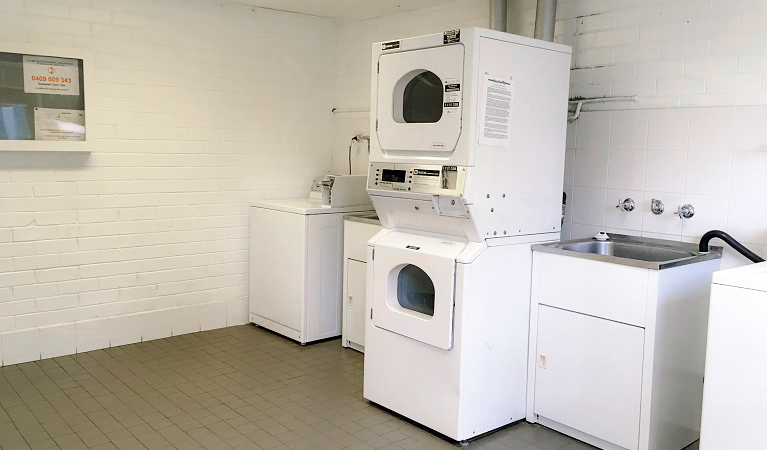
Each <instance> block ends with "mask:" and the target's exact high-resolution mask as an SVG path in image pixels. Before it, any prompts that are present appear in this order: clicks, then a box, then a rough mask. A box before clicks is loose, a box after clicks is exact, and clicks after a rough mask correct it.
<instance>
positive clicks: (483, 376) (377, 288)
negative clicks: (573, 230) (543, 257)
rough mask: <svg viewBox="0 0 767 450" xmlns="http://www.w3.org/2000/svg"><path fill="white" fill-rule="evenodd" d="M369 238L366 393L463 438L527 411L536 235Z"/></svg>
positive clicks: (384, 234)
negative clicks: (500, 239) (492, 241)
mask: <svg viewBox="0 0 767 450" xmlns="http://www.w3.org/2000/svg"><path fill="white" fill-rule="evenodd" d="M548 238H549V240H551V239H556V236H548ZM368 245H369V247H368V261H369V263H368V289H369V291H368V294H367V297H368V300H369V305H368V306H369V311H368V314H369V316H368V317H370V320H368V321H367V322H366V328H365V383H364V396H365V398H367V399H369V400H371V401H373V402H375V403H378V404H380V405H381V406H384V407H386V408H388V409H391V410H393V411H396V412H398V413H400V414H402V415H404V416H405V417H408V418H412V419H414V420H416V421H417V422H419V423H421V424H423V425H425V426H427V427H429V428H431V429H433V430H435V431H437V432H439V433H441V434H443V435H445V436H447V437H449V438H450V439H453V440H456V441H465V440H469V439H471V438H474V437H477V436H479V435H481V434H483V433H486V432H488V431H491V430H494V429H496V428H499V427H502V426H504V425H507V424H509V423H512V422H514V421H518V420H522V419H523V418H524V416H525V405H526V403H525V396H526V393H525V392H526V391H525V385H526V379H527V365H526V358H527V349H526V348H525V347H524V346H523V345H521V344H523V343H527V333H528V317H529V292H530V279H531V265H530V260H531V258H532V254H531V251H530V246H531V243H530V242H524V241H522V240H518V241H517V242H507V243H505V244H504V245H493V246H488V245H487V243H485V242H481V243H478V242H469V241H467V240H465V239H458V238H455V237H449V236H445V235H437V234H430V233H427V232H413V231H408V232H406V233H404V232H399V231H391V230H384V231H382V232H381V233H379V234H378V235H377V236H376V237H374V238H373V239H371V240H370V241H369V243H368Z"/></svg>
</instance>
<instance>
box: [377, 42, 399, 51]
mask: <svg viewBox="0 0 767 450" xmlns="http://www.w3.org/2000/svg"><path fill="white" fill-rule="evenodd" d="M394 48H399V41H391V42H384V43H383V44H381V50H391V49H394Z"/></svg>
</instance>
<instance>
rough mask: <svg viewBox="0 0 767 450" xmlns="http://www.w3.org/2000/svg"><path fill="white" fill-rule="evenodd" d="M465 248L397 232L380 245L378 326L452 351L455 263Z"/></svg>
mask: <svg viewBox="0 0 767 450" xmlns="http://www.w3.org/2000/svg"><path fill="white" fill-rule="evenodd" d="M465 247H466V243H465V242H460V241H456V240H453V239H452V238H442V237H434V236H421V235H416V234H410V233H404V232H397V231H395V232H392V233H389V234H387V235H386V236H384V237H382V238H381V239H379V240H378V241H376V243H375V247H374V249H375V250H374V251H375V253H374V256H373V262H372V264H373V287H372V317H371V320H372V322H373V325H374V326H376V327H378V328H382V329H385V330H388V331H391V332H393V333H397V334H399V335H402V336H405V337H408V338H411V339H414V340H417V341H420V342H423V343H425V344H429V345H432V346H434V347H437V348H440V349H443V350H450V349H452V347H453V310H454V305H455V268H456V267H455V265H456V258H457V257H458V255H459V254H460V253H461V252H462V251H463V250H464V248H465Z"/></svg>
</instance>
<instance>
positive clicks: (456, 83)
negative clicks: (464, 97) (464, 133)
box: [442, 78, 461, 114]
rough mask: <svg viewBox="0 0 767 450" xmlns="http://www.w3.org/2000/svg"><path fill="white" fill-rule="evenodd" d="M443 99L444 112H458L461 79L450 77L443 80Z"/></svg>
mask: <svg viewBox="0 0 767 450" xmlns="http://www.w3.org/2000/svg"><path fill="white" fill-rule="evenodd" d="M442 99H443V104H442V108H443V112H444V113H445V114H459V113H460V111H461V109H460V108H461V80H460V79H459V78H452V79H449V80H445V94H444V96H443V97H442Z"/></svg>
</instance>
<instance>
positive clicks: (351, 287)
mask: <svg viewBox="0 0 767 450" xmlns="http://www.w3.org/2000/svg"><path fill="white" fill-rule="evenodd" d="M379 231H381V222H380V221H379V220H378V216H376V215H375V214H360V215H349V216H346V217H345V218H344V269H343V270H344V272H343V273H344V281H343V297H342V298H343V318H342V322H343V325H342V327H341V345H342V346H344V347H349V348H352V349H354V350H357V351H360V352H364V351H365V295H366V284H367V249H368V240H370V238H372V237H373V236H375V235H376V233H378V232H379Z"/></svg>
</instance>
